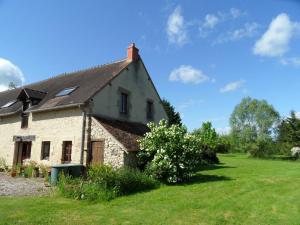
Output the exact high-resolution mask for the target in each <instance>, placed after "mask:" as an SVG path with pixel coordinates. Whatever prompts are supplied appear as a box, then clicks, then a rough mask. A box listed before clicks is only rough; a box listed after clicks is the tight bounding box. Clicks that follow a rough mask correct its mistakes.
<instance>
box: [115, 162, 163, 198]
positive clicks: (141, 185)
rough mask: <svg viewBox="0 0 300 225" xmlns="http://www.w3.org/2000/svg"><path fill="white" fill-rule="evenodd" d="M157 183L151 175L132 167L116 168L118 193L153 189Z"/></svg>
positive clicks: (126, 193)
mask: <svg viewBox="0 0 300 225" xmlns="http://www.w3.org/2000/svg"><path fill="white" fill-rule="evenodd" d="M158 186H159V183H158V182H157V181H156V180H155V179H153V178H152V177H150V176H148V175H146V174H145V173H143V172H141V171H139V170H137V169H133V168H127V167H124V168H120V169H118V179H117V189H118V191H119V194H120V195H128V194H132V193H136V192H140V191H146V190H151V189H155V188H157V187H158Z"/></svg>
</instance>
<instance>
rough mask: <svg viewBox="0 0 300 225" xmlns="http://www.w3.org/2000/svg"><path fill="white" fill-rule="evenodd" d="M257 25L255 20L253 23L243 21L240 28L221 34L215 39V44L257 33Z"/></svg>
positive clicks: (248, 36)
mask: <svg viewBox="0 0 300 225" xmlns="http://www.w3.org/2000/svg"><path fill="white" fill-rule="evenodd" d="M258 28H259V25H258V24H257V23H255V22H253V23H245V24H244V26H243V27H242V28H239V29H236V30H233V31H229V32H227V34H225V35H224V34H222V35H220V36H219V37H218V39H217V40H216V41H215V43H216V44H221V43H224V42H228V41H237V40H240V39H242V38H250V37H253V36H254V35H255V34H257V30H258Z"/></svg>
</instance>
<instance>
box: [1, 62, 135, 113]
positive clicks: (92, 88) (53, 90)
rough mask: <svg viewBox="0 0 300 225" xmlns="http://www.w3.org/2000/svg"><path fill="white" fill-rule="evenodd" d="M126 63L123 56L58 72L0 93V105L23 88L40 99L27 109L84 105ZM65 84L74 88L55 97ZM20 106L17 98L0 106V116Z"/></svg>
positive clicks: (125, 65) (15, 96) (11, 98)
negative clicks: (114, 60) (4, 106)
mask: <svg viewBox="0 0 300 225" xmlns="http://www.w3.org/2000/svg"><path fill="white" fill-rule="evenodd" d="M130 63H131V62H130V61H128V60H126V59H124V60H122V61H117V62H114V63H111V64H106V65H102V66H97V67H93V68H90V69H86V70H81V71H77V72H73V73H67V74H62V75H59V76H56V77H53V78H49V79H47V80H43V81H40V82H37V83H33V84H29V85H26V86H24V87H20V88H17V89H13V90H9V91H4V92H0V107H1V106H3V105H5V104H6V103H8V102H10V101H13V100H16V99H17V97H18V96H19V94H20V93H21V91H22V90H25V92H26V93H27V94H28V95H30V96H31V97H33V98H40V99H42V100H41V101H40V102H39V104H37V105H34V106H32V107H31V108H29V109H28V110H27V111H34V110H48V109H53V108H57V107H66V106H71V105H80V104H84V103H85V102H86V101H88V100H89V99H90V98H91V97H92V96H94V94H95V93H97V92H98V91H100V90H101V89H102V88H103V87H105V86H106V85H107V84H108V83H109V82H110V81H111V80H112V79H113V78H114V77H116V76H117V75H118V74H119V73H120V72H121V71H122V70H123V69H125V68H126V67H127V66H128V65H129V64H130ZM69 87H77V88H76V90H75V91H73V92H72V93H71V94H69V95H66V96H61V97H55V95H56V94H57V93H58V92H60V91H61V90H63V89H65V88H69ZM21 107H22V103H21V102H20V101H18V102H16V103H15V104H13V105H12V106H10V107H8V108H0V116H4V115H7V114H14V113H17V112H19V111H21Z"/></svg>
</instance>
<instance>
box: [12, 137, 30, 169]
mask: <svg viewBox="0 0 300 225" xmlns="http://www.w3.org/2000/svg"><path fill="white" fill-rule="evenodd" d="M30 157H31V142H16V148H15V156H14V165H17V164H19V165H22V164H23V161H24V160H25V159H30Z"/></svg>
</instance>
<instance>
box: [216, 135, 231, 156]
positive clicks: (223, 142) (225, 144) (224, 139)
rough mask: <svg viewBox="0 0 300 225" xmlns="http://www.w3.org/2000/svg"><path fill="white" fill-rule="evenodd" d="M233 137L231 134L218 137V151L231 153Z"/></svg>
mask: <svg viewBox="0 0 300 225" xmlns="http://www.w3.org/2000/svg"><path fill="white" fill-rule="evenodd" d="M231 145H232V144H231V137H230V135H221V136H219V138H218V143H217V146H216V152H218V153H229V152H230V150H231Z"/></svg>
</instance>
